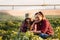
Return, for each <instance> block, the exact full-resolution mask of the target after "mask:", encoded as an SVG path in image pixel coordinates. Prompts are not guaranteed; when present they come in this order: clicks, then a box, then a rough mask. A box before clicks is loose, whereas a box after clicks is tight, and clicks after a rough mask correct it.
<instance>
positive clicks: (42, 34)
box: [39, 33, 49, 39]
mask: <svg viewBox="0 0 60 40" xmlns="http://www.w3.org/2000/svg"><path fill="white" fill-rule="evenodd" d="M39 36H40V37H42V38H43V39H46V38H48V37H49V35H48V34H44V33H40V34H39Z"/></svg>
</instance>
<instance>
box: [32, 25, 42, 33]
mask: <svg viewBox="0 0 60 40" xmlns="http://www.w3.org/2000/svg"><path fill="white" fill-rule="evenodd" d="M32 32H34V33H41V31H37V24H35V26H34V30H32Z"/></svg>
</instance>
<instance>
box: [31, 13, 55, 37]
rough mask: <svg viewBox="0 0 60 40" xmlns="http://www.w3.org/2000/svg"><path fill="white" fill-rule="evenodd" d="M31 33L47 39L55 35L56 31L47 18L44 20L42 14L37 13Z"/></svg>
mask: <svg viewBox="0 0 60 40" xmlns="http://www.w3.org/2000/svg"><path fill="white" fill-rule="evenodd" d="M31 32H34V33H35V34H39V36H40V37H42V38H47V37H49V36H52V35H54V31H53V28H52V26H51V24H50V22H49V21H48V20H47V19H46V18H44V15H43V13H42V12H37V13H36V14H35V21H34V22H33V24H32V26H31Z"/></svg>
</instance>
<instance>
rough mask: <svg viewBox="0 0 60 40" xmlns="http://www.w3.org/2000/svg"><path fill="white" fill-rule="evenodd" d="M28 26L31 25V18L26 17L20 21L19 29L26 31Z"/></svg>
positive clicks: (28, 28)
mask: <svg viewBox="0 0 60 40" xmlns="http://www.w3.org/2000/svg"><path fill="white" fill-rule="evenodd" d="M30 27H31V18H26V19H25V20H24V22H23V23H22V26H21V28H20V30H21V32H26V31H27V30H30Z"/></svg>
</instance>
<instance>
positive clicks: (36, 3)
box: [0, 0, 60, 40]
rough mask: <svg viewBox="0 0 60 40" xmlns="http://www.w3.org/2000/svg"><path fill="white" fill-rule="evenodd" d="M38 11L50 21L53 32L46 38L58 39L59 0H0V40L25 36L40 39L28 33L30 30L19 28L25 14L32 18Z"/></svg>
mask: <svg viewBox="0 0 60 40" xmlns="http://www.w3.org/2000/svg"><path fill="white" fill-rule="evenodd" d="M39 11H42V12H43V14H44V15H45V16H46V18H47V19H48V20H49V21H50V23H51V25H52V27H53V29H54V32H55V34H54V36H53V37H50V38H48V39H49V40H60V0H0V40H23V38H25V37H27V38H29V37H31V39H34V37H35V39H37V40H42V39H41V38H40V39H39V37H37V36H34V37H33V36H31V35H29V34H31V33H30V32H27V33H22V32H20V30H19V28H20V27H21V24H22V22H23V21H24V19H25V18H26V14H28V15H29V17H30V18H32V19H33V18H34V14H35V13H36V12H39ZM26 34H27V35H28V36H26ZM24 36H25V37H24ZM27 38H25V39H24V40H27ZM31 39H29V40H31ZM35 39H34V40H35ZM48 39H46V40H48Z"/></svg>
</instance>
